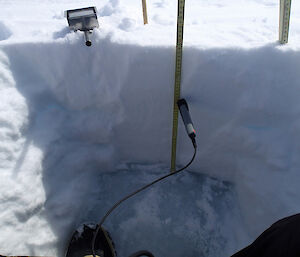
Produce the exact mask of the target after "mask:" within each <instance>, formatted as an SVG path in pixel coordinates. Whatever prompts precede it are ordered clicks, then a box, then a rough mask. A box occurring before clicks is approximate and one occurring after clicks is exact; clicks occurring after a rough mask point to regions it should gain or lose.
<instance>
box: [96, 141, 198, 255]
mask: <svg viewBox="0 0 300 257" xmlns="http://www.w3.org/2000/svg"><path fill="white" fill-rule="evenodd" d="M192 141H193V146H194V155H193V157H192V159H191V160H190V161H189V163H188V164H187V165H185V166H184V167H183V168H181V169H179V170H176V171H174V172H172V173H169V174H167V175H164V176H162V177H160V178H158V179H156V180H154V181H153V182H151V183H149V184H147V185H145V186H143V187H141V188H140V189H138V190H136V191H134V192H133V193H131V194H129V195H127V196H125V197H124V198H123V199H121V200H120V201H118V202H117V203H115V204H114V205H113V206H112V207H111V208H110V209H109V210H108V212H107V213H106V214H105V215H104V216H103V218H102V219H101V221H100V222H99V223H98V224H97V229H96V231H95V233H94V236H93V240H92V253H93V257H96V254H95V241H96V237H97V235H98V233H99V230H100V228H101V226H102V224H103V223H104V221H105V220H106V218H107V217H108V216H109V215H110V214H111V213H112V212H113V211H114V209H116V208H117V207H118V206H119V205H120V204H121V203H122V202H124V201H126V200H127V199H129V198H130V197H132V196H134V195H136V194H138V193H139V192H141V191H143V190H145V189H147V188H148V187H150V186H152V185H154V184H156V183H157V182H159V181H161V180H163V179H165V178H167V177H170V176H173V175H175V174H177V173H179V172H180V171H183V170H185V169H186V168H187V167H189V166H190V165H191V164H192V162H193V161H194V159H195V156H196V153H197V145H196V141H195V139H194V140H192Z"/></svg>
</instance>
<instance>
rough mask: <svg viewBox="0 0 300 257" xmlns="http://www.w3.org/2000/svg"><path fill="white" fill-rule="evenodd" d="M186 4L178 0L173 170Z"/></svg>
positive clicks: (183, 0)
mask: <svg viewBox="0 0 300 257" xmlns="http://www.w3.org/2000/svg"><path fill="white" fill-rule="evenodd" d="M184 5H185V0H178V14H177V41H176V64H175V85H174V104H173V132H172V153H171V154H172V155H171V172H174V171H175V170H176V145H177V131H178V106H177V101H178V100H179V98H180V84H181V70H182V45H183V26H184Z"/></svg>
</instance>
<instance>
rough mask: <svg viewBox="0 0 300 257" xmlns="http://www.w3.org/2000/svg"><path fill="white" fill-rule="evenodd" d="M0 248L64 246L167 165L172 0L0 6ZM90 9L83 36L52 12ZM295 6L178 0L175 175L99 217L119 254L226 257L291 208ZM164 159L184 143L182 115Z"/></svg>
mask: <svg viewBox="0 0 300 257" xmlns="http://www.w3.org/2000/svg"><path fill="white" fill-rule="evenodd" d="M0 5H1V7H0V139H1V144H0V160H1V162H0V171H1V180H0V203H1V210H2V211H1V213H0V226H1V232H0V254H2V255H46V256H51V255H52V256H63V255H64V252H65V250H66V246H67V243H68V241H69V239H70V236H71V234H72V232H73V231H74V230H75V229H76V228H77V227H78V226H79V225H80V224H82V223H84V222H98V221H99V220H100V219H101V217H102V215H104V214H105V212H106V211H107V210H108V209H109V208H110V207H111V206H112V204H114V203H115V201H117V200H119V199H120V198H122V197H123V196H124V195H126V194H128V193H130V192H132V191H134V190H135V189H137V188H138V187H140V186H142V185H145V184H146V183H148V182H150V181H152V180H154V179H155V178H157V177H159V176H161V175H165V174H167V173H168V172H169V170H170V167H169V166H170V156H171V133H172V108H173V87H174V66H175V42H176V18H177V1H176V0H173V1H170V0H155V1H152V0H147V7H148V17H149V24H148V25H144V24H143V16H142V6H141V1H140V0H126V1H119V0H110V1H108V0H106V1H91V0H88V1H83V0H65V1H57V0H44V1H38V0H28V1H26V3H25V2H24V1H21V0H2V1H0ZM87 6H96V7H97V9H98V19H99V23H100V28H99V29H97V30H95V31H94V33H93V36H92V42H93V45H92V46H91V47H86V46H85V44H84V38H83V34H82V33H81V32H77V33H74V32H71V31H70V30H69V28H68V25H67V21H66V18H65V17H64V11H65V10H68V9H74V8H81V7H87ZM299 13H300V3H299V2H296V1H293V2H292V12H291V24H290V34H289V43H288V44H287V45H280V44H279V43H278V41H277V40H278V19H279V17H278V16H279V1H275V0H260V1H258V0H228V1H226V2H224V1H217V0H210V1H205V0H186V11H185V28H184V50H183V73H182V76H183V77H182V91H181V95H182V97H184V98H185V99H186V100H187V102H188V103H189V106H190V111H191V114H192V117H193V121H194V125H195V128H196V130H197V143H198V152H197V156H196V160H195V162H194V163H193V164H192V166H190V167H189V168H188V170H187V171H185V172H183V173H182V174H179V175H176V176H175V177H171V178H169V179H168V180H167V181H164V182H161V183H160V184H157V185H155V186H154V187H153V188H151V189H149V190H147V191H146V192H143V193H141V194H139V195H138V196H136V197H135V198H133V199H130V200H128V201H127V202H125V203H124V204H123V205H121V206H120V207H119V208H118V209H117V210H116V211H115V212H114V213H113V214H112V215H111V216H110V217H109V218H108V219H107V221H106V223H105V227H106V228H107V229H108V230H109V231H110V233H111V235H112V237H113V240H114V242H115V245H116V250H117V252H118V255H119V256H124V257H125V256H128V255H129V254H130V253H132V252H134V251H137V250H140V249H148V250H150V251H151V252H153V253H154V254H155V256H157V257H162V256H174V257H180V256H195V257H202V256H203V257H213V256H214V257H215V256H220V257H225V256H230V255H231V254H233V253H234V252H235V251H237V250H239V249H241V248H242V247H244V246H246V245H247V244H248V243H250V242H251V241H252V240H254V239H255V237H256V236H258V235H259V234H260V233H261V232H262V231H263V230H264V229H265V228H267V227H268V226H269V225H271V224H272V223H273V222H274V221H276V220H277V219H279V218H282V217H284V216H287V215H290V214H294V213H298V212H299V211H300V206H299V197H300V189H299V184H300V177H299V175H298V169H299V167H300V160H299V158H298V156H299V154H300V147H299V146H298V142H299V140H300V134H299V131H300V118H299V117H300V115H299V114H300V102H299V99H300V84H299V70H298V69H299V66H300V47H299V46H300V44H299V43H300V14H299ZM177 154H178V159H177V165H178V167H182V166H183V165H185V164H186V163H187V162H188V161H189V160H190V158H191V157H192V154H193V148H192V145H191V143H190V141H189V139H188V137H187V136H186V134H185V131H184V127H183V126H182V123H181V121H179V133H178V148H177Z"/></svg>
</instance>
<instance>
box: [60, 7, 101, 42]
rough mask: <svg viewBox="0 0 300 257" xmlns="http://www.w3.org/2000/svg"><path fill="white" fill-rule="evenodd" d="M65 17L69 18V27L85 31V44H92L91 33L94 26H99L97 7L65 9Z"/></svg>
mask: <svg viewBox="0 0 300 257" xmlns="http://www.w3.org/2000/svg"><path fill="white" fill-rule="evenodd" d="M65 17H66V18H67V20H68V23H69V27H70V29H71V30H74V31H75V32H76V31H77V30H80V31H83V32H84V36H85V44H86V45H87V46H91V45H92V41H91V35H92V31H93V29H94V28H99V23H98V19H97V10H96V7H86V8H80V9H73V10H67V11H65Z"/></svg>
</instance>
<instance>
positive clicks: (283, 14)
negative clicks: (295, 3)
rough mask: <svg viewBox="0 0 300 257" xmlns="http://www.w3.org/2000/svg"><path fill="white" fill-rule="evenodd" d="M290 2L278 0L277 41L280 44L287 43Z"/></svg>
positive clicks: (289, 0) (288, 0)
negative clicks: (278, 22) (278, 21)
mask: <svg viewBox="0 0 300 257" xmlns="http://www.w3.org/2000/svg"><path fill="white" fill-rule="evenodd" d="M291 2H292V1H291V0H280V24H279V41H280V43H281V44H286V43H287V42H288V35H289V23H290V14H291Z"/></svg>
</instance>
